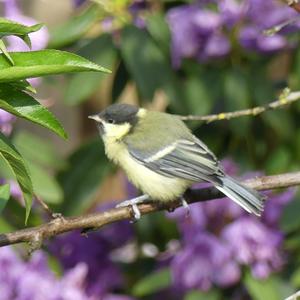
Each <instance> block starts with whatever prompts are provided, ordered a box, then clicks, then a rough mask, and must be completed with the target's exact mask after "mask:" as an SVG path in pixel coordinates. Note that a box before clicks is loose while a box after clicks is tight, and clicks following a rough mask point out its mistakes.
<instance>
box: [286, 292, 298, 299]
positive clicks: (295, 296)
mask: <svg viewBox="0 0 300 300" xmlns="http://www.w3.org/2000/svg"><path fill="white" fill-rule="evenodd" d="M299 299H300V291H298V292H296V293H295V294H293V295H291V296H289V297H287V298H285V299H284V300H299Z"/></svg>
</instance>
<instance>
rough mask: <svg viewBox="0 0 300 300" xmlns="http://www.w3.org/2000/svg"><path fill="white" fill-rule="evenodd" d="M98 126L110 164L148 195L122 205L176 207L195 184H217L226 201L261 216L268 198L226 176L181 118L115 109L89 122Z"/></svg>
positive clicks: (131, 108) (126, 107)
mask: <svg viewBox="0 0 300 300" xmlns="http://www.w3.org/2000/svg"><path fill="white" fill-rule="evenodd" d="M89 118H90V119H93V120H95V121H96V122H97V127H98V129H99V133H100V135H101V137H102V139H103V141H104V145H105V152H106V155H107V156H108V158H109V159H111V160H112V161H113V162H115V163H116V164H117V165H119V166H120V167H121V168H123V169H124V170H125V172H126V174H127V176H128V178H129V180H130V181H131V182H132V183H133V184H134V185H135V186H136V187H137V188H138V189H140V190H141V191H142V192H143V193H144V195H142V196H140V197H137V198H134V199H130V200H127V201H124V202H122V203H121V204H119V206H132V208H133V211H134V214H135V218H136V219H138V218H140V212H139V210H138V207H137V204H139V203H145V202H149V201H174V200H176V199H179V198H180V199H181V200H182V203H183V205H185V206H187V203H186V202H185V200H184V199H183V198H182V195H183V194H184V192H185V191H186V189H188V188H189V187H190V186H191V185H193V184H194V183H195V182H209V183H212V184H213V185H214V186H215V187H216V188H217V189H218V190H220V191H221V192H222V193H223V194H224V195H226V196H228V197H229V198H230V199H232V200H233V201H234V202H236V203H237V204H239V205H240V206H241V207H243V208H244V209H245V210H246V211H248V212H249V213H254V214H255V215H257V216H260V215H261V212H262V211H263V201H264V200H263V196H262V195H260V194H259V193H258V192H256V191H254V190H252V189H250V188H247V187H245V186H244V185H242V184H241V183H239V182H238V181H237V180H235V179H233V178H232V177H230V176H228V175H227V174H225V172H224V170H223V169H222V167H221V166H220V164H219V161H218V160H217V158H216V157H215V155H214V154H213V153H212V152H211V151H210V150H209V149H208V147H207V146H206V145H205V144H204V143H203V142H202V141H200V140H199V139H198V138H197V137H196V136H194V135H193V134H192V132H191V131H190V130H189V129H188V127H187V126H186V125H185V124H184V123H183V122H182V121H181V120H180V119H179V118H178V117H176V116H173V115H171V114H167V113H162V112H155V111H149V110H146V109H143V108H138V107H136V106H133V105H128V104H113V105H111V106H109V107H107V108H106V109H105V110H104V111H102V112H100V113H99V114H96V115H93V116H89Z"/></svg>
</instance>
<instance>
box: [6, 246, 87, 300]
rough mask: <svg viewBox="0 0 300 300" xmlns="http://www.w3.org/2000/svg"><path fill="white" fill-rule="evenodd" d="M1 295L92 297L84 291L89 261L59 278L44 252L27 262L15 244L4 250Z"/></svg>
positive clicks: (25, 299) (34, 299)
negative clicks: (49, 264) (15, 249)
mask: <svg viewBox="0 0 300 300" xmlns="http://www.w3.org/2000/svg"><path fill="white" fill-rule="evenodd" d="M0 269H1V272H0V295H1V299H10V300H14V299H15V300H29V299H30V300H39V299H44V300H71V299H72V300H92V298H91V297H89V296H87V295H86V293H85V292H84V282H85V277H86V274H87V268H86V265H85V264H78V265H77V266H75V267H74V268H73V269H71V270H69V271H68V272H66V273H65V274H64V276H63V277H62V278H58V277H56V276H55V274H54V273H53V272H52V271H50V270H49V266H48V263H47V257H46V256H45V254H44V253H43V252H41V251H37V252H35V253H34V254H33V256H32V258H31V259H30V260H29V261H27V262H25V261H23V260H22V259H21V258H20V257H19V256H18V255H17V254H16V253H15V252H14V251H13V248H12V247H4V248H1V249H0Z"/></svg>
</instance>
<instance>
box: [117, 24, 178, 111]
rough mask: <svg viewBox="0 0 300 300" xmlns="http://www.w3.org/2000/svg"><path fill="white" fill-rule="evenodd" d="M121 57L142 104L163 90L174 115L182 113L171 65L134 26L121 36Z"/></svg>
mask: <svg viewBox="0 0 300 300" xmlns="http://www.w3.org/2000/svg"><path fill="white" fill-rule="evenodd" d="M121 54H122V58H123V59H124V62H125V65H126V67H127V69H128V71H129V73H130V75H131V76H132V78H133V79H134V80H135V82H136V84H137V88H138V91H139V92H140V94H141V97H142V98H143V99H144V100H148V101H150V100H152V98H153V96H154V93H155V92H156V91H157V90H159V89H163V90H165V91H166V93H167V94H168V96H169V98H170V100H171V103H170V105H171V107H172V108H173V109H174V110H175V111H176V110H177V111H180V110H181V111H182V109H183V104H182V102H181V101H180V91H179V90H178V86H177V84H176V77H175V76H174V72H173V71H172V69H171V65H170V63H168V62H167V60H166V58H165V56H164V54H163V53H162V51H161V50H160V48H159V46H158V45H157V44H156V43H155V42H154V41H153V39H151V36H150V35H149V34H148V33H147V32H145V31H142V30H139V29H137V28H136V27H134V26H127V27H125V28H124V29H123V32H122V43H121ZM145 70H147V72H145Z"/></svg>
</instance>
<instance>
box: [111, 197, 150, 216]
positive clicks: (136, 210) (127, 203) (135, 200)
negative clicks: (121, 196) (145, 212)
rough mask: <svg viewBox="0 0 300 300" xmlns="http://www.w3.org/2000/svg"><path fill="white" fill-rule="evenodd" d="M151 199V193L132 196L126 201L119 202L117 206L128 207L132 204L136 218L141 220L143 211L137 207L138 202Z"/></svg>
mask: <svg viewBox="0 0 300 300" xmlns="http://www.w3.org/2000/svg"><path fill="white" fill-rule="evenodd" d="M149 200H150V197H149V195H146V194H145V195H142V196H139V197H136V198H132V199H129V200H126V201H123V202H121V203H119V204H118V205H117V206H116V207H117V208H119V207H127V206H131V207H132V210H133V214H134V219H135V220H139V219H140V218H141V212H140V210H139V208H138V207H137V205H138V204H142V203H147V202H148V201H149Z"/></svg>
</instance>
